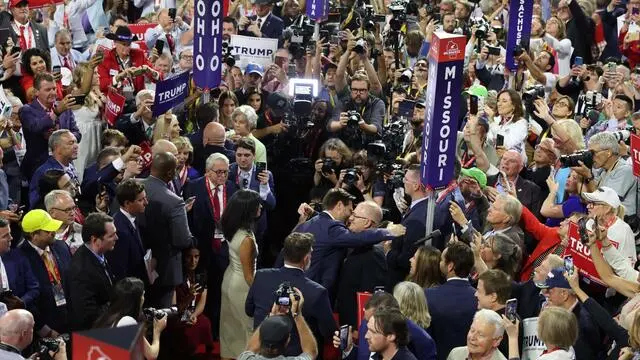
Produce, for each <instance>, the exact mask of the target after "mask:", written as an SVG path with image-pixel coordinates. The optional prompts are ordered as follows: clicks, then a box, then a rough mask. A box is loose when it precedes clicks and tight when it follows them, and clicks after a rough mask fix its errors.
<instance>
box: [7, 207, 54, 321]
mask: <svg viewBox="0 0 640 360" xmlns="http://www.w3.org/2000/svg"><path fill="white" fill-rule="evenodd" d="M42 211H44V210H42ZM12 240H13V238H12V237H11V229H10V227H9V223H8V222H7V221H6V220H5V219H3V218H0V266H1V267H0V269H1V268H4V270H5V271H4V272H0V290H7V289H8V290H11V291H12V292H13V294H12V295H11V296H6V297H5V298H3V299H0V301H1V302H3V303H4V304H5V305H7V309H9V310H13V309H24V308H27V309H33V308H34V307H35V305H36V299H37V298H38V296H39V295H40V289H39V286H38V281H37V280H36V278H35V277H34V276H33V272H32V271H31V267H30V266H29V262H28V261H27V259H26V258H25V257H24V256H23V254H22V252H21V251H20V250H18V249H11V241H12Z"/></svg>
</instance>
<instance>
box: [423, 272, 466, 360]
mask: <svg viewBox="0 0 640 360" xmlns="http://www.w3.org/2000/svg"><path fill="white" fill-rule="evenodd" d="M424 292H425V295H426V296H427V304H428V305H429V313H431V326H430V327H429V329H428V331H429V334H431V337H433V340H434V341H435V342H436V345H437V349H438V350H437V352H438V359H439V360H444V359H446V358H447V355H448V354H449V352H450V351H451V349H453V348H455V347H458V346H465V345H466V344H467V331H469V328H470V327H471V323H472V322H473V316H474V314H475V313H476V311H477V310H478V299H477V298H476V297H475V292H476V290H475V289H474V288H473V287H472V286H471V284H469V281H467V280H462V279H460V280H458V279H453V280H448V281H447V282H445V283H444V284H442V285H440V286H436V287H433V288H429V289H425V291H424ZM452 324H455V326H452Z"/></svg>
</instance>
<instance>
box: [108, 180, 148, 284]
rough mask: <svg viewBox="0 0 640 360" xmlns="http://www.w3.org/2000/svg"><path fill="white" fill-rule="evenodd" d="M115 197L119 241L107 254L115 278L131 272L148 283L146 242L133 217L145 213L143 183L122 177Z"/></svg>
mask: <svg viewBox="0 0 640 360" xmlns="http://www.w3.org/2000/svg"><path fill="white" fill-rule="evenodd" d="M116 198H117V200H118V203H119V204H120V210H118V212H116V213H115V214H114V215H113V223H114V224H115V225H116V230H117V232H118V242H117V243H116V245H115V247H114V248H113V251H111V252H109V253H107V255H106V256H107V260H109V264H110V265H111V271H112V272H113V276H114V277H115V279H116V281H117V280H120V279H123V278H125V277H128V276H133V277H137V278H138V279H140V280H142V281H144V282H145V284H148V279H149V277H148V275H147V270H146V267H145V263H144V255H145V246H144V243H143V241H142V237H141V236H140V229H139V227H138V223H137V219H136V217H137V216H139V215H142V214H144V210H145V208H146V206H147V204H148V202H147V194H146V193H145V191H144V186H143V185H142V184H141V183H139V182H137V181H135V180H133V179H129V180H125V181H123V182H122V183H120V185H118V187H117V188H116Z"/></svg>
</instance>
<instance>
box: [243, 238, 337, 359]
mask: <svg viewBox="0 0 640 360" xmlns="http://www.w3.org/2000/svg"><path fill="white" fill-rule="evenodd" d="M313 242H314V238H313V235H311V234H304V233H297V232H294V233H291V234H290V235H289V236H287V238H286V239H285V240H284V248H283V249H282V252H283V255H284V267H281V268H279V269H261V270H259V271H257V272H256V276H255V279H254V281H253V285H251V288H250V289H249V294H248V295H247V300H246V302H245V312H246V313H247V315H248V316H251V317H253V327H254V328H258V326H260V323H262V320H264V319H265V318H266V317H267V316H268V315H269V313H270V312H271V308H272V307H273V304H274V302H275V300H276V298H275V291H276V290H277V289H278V287H279V286H280V284H282V283H284V282H288V283H289V284H290V285H291V286H292V287H295V288H297V289H298V290H300V292H301V293H302V295H303V296H304V302H305V304H306V305H307V306H305V307H304V308H303V309H302V316H303V317H304V319H305V321H306V322H307V323H308V324H309V327H310V328H311V330H312V331H313V333H314V335H315V337H316V339H318V342H319V348H320V349H321V348H322V339H323V338H324V339H330V338H331V336H332V334H333V332H334V331H335V330H336V323H335V321H334V320H333V313H332V310H331V304H330V303H329V294H328V293H327V290H326V289H325V288H324V287H323V286H322V285H320V284H318V283H316V282H314V281H312V280H310V279H309V278H307V277H306V276H305V274H304V271H305V269H307V268H308V267H309V264H310V262H311V248H312V246H313ZM301 352H302V349H301V347H300V337H299V335H298V333H297V332H296V331H292V333H291V340H290V341H289V345H288V347H287V351H286V352H285V355H291V356H293V355H298V354H300V353H301Z"/></svg>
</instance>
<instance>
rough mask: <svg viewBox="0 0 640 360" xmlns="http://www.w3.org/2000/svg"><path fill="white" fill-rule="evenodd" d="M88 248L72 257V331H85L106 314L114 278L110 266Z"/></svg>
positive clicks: (80, 248) (83, 248) (84, 247)
mask: <svg viewBox="0 0 640 360" xmlns="http://www.w3.org/2000/svg"><path fill="white" fill-rule="evenodd" d="M105 265H106V266H103V265H102V264H101V263H100V260H98V258H97V257H96V255H94V254H93V252H92V251H91V250H89V248H88V247H86V246H80V247H79V248H78V250H77V251H76V252H75V253H74V254H73V256H72V257H71V268H70V271H69V274H70V282H69V294H70V298H71V306H70V310H71V316H70V317H69V321H70V323H71V328H72V329H73V330H76V331H77V330H86V329H90V328H91V327H93V323H94V322H95V321H96V320H97V319H98V317H99V316H100V315H101V314H102V313H103V312H104V311H105V310H106V307H107V304H108V303H109V296H110V294H111V287H112V286H113V282H114V281H115V278H114V277H113V274H111V272H110V270H109V266H108V265H107V264H105Z"/></svg>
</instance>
